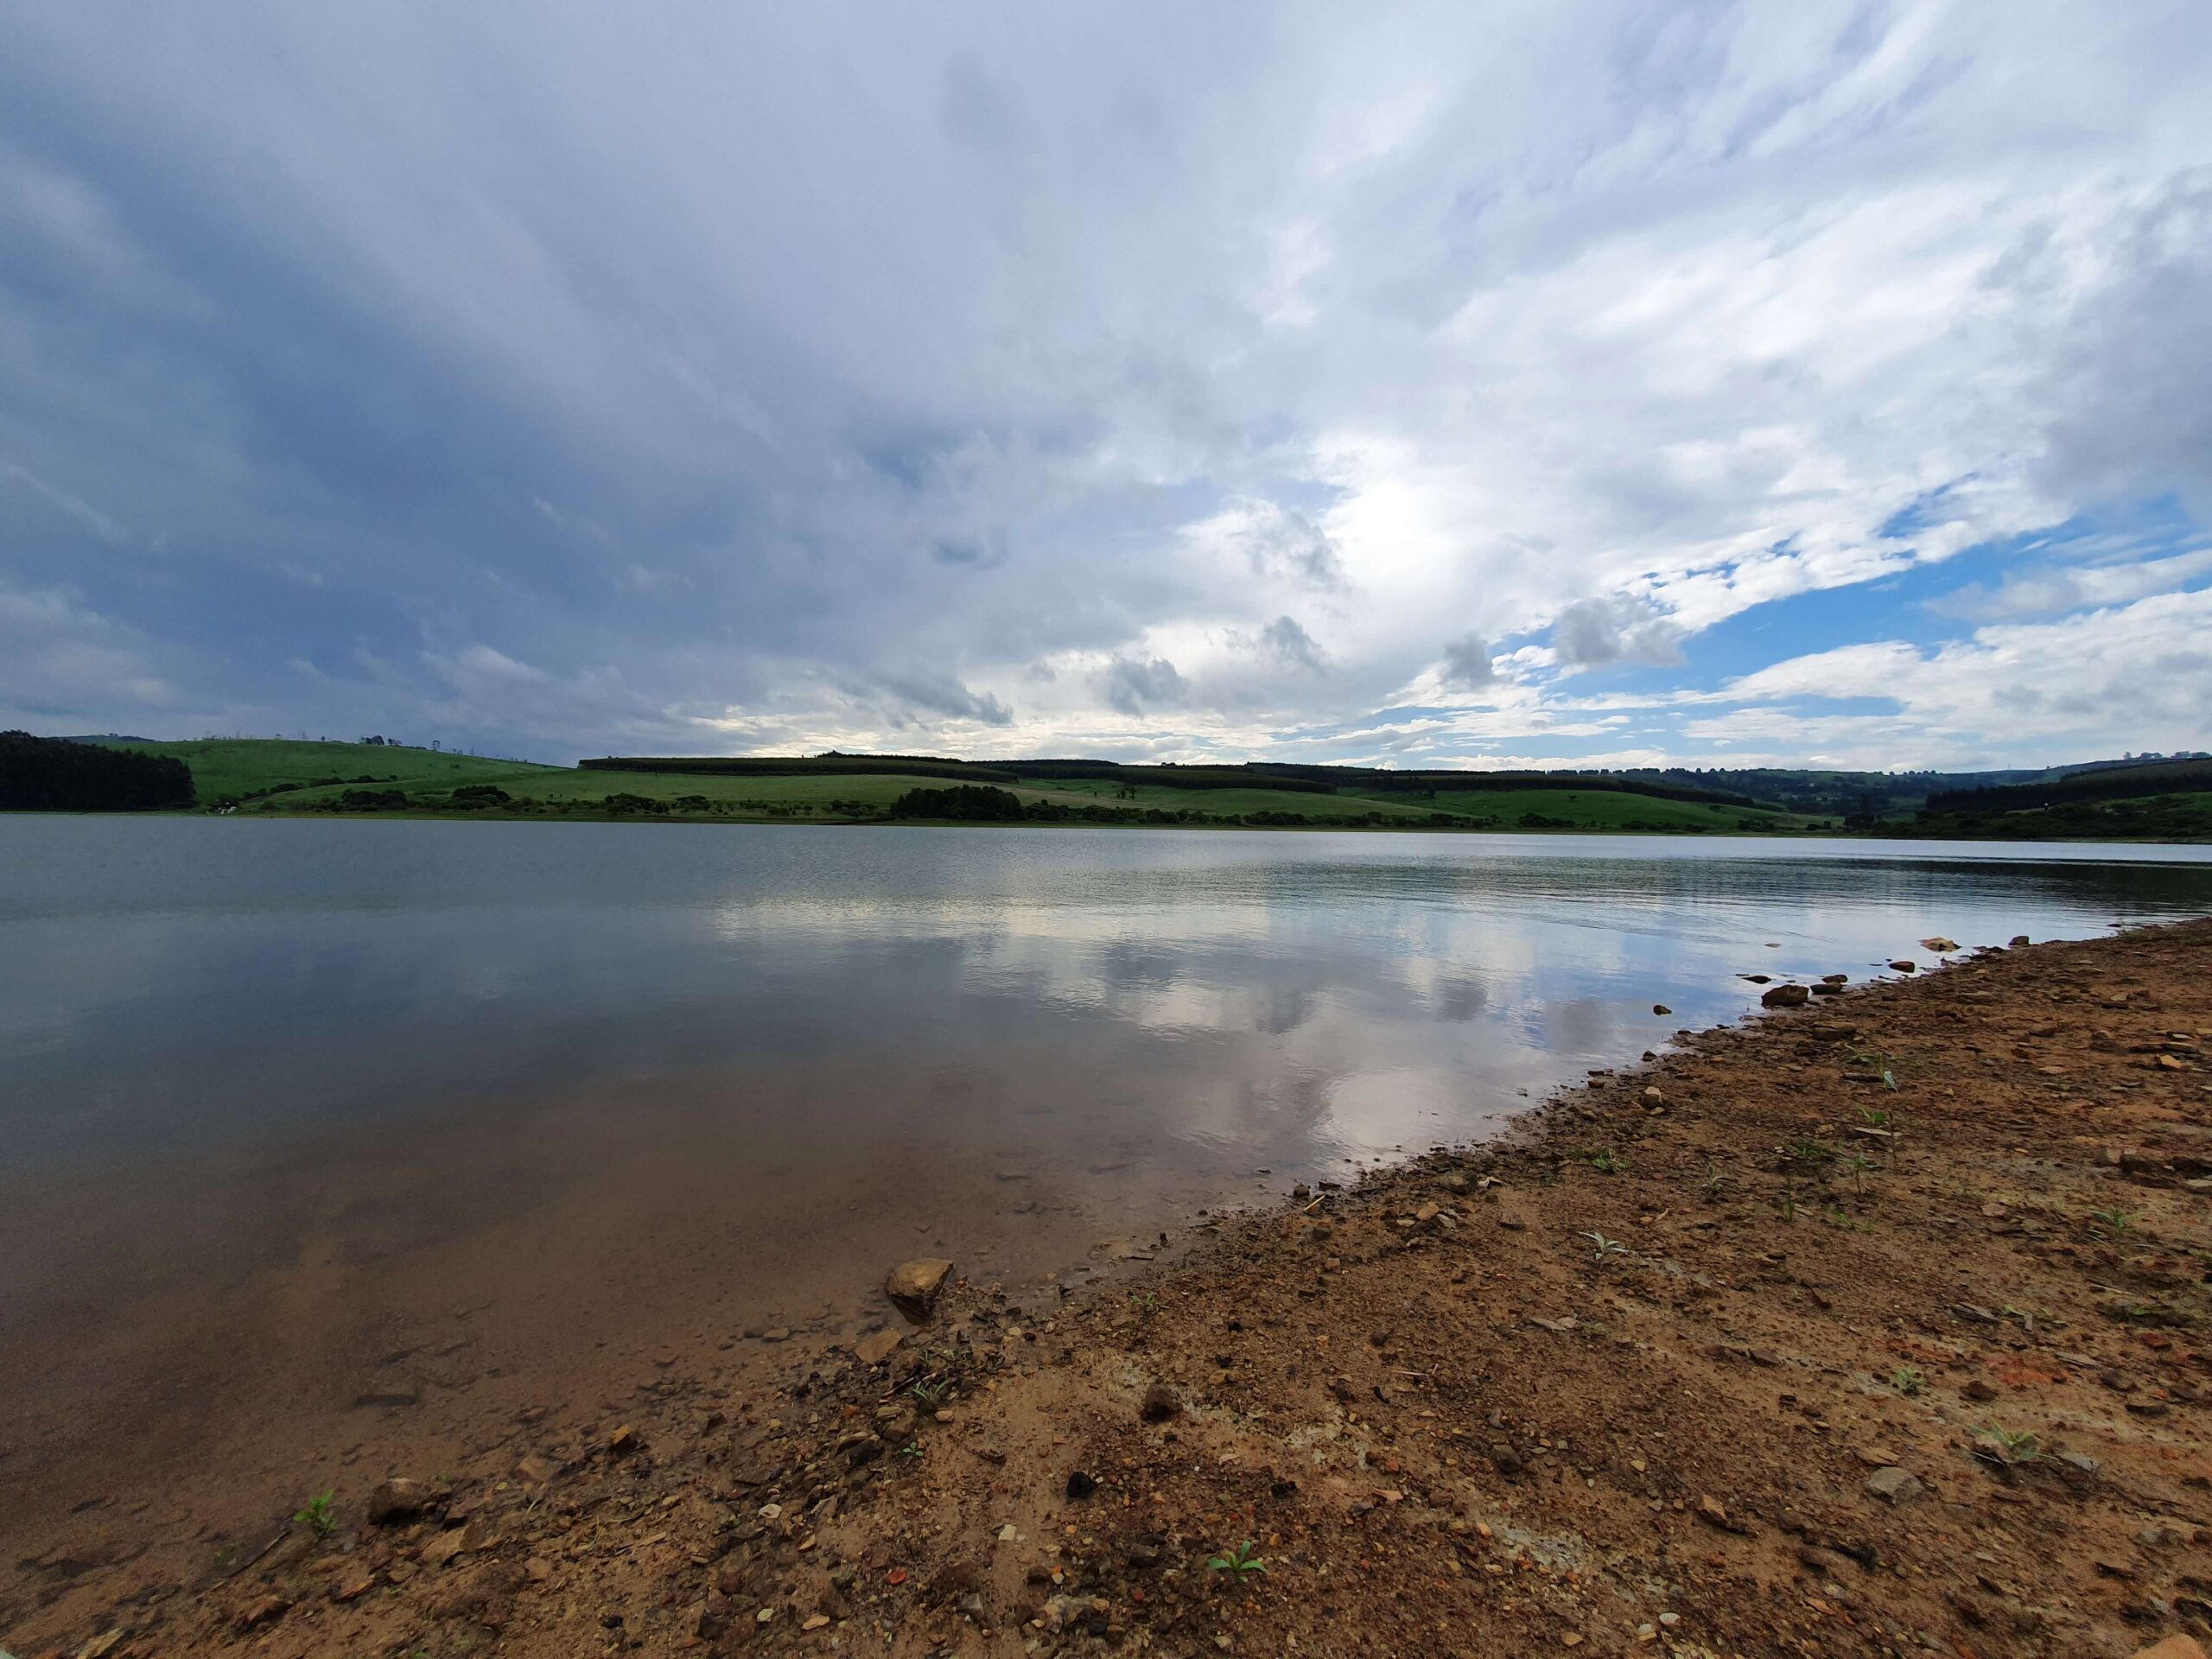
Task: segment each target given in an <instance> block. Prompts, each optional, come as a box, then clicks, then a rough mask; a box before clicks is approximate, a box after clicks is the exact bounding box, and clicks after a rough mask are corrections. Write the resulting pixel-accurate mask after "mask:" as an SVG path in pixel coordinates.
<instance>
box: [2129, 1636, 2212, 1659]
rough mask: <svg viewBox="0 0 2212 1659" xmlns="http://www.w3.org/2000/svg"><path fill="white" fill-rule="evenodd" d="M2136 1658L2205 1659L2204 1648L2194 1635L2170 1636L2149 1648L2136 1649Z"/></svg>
mask: <svg viewBox="0 0 2212 1659" xmlns="http://www.w3.org/2000/svg"><path fill="white" fill-rule="evenodd" d="M2134 1659H2204V1649H2203V1648H2202V1646H2200V1645H2199V1644H2198V1643H2197V1640H2196V1637H2193V1636H2170V1637H2167V1638H2166V1639H2165V1640H2164V1641H2163V1642H2154V1643H2152V1644H2151V1645H2150V1646H2149V1647H2147V1648H2138V1649H2135V1656H2134Z"/></svg>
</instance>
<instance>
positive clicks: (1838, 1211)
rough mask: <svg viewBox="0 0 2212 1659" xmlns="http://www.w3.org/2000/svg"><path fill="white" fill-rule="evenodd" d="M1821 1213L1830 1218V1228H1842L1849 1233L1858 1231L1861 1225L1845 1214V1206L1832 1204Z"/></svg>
mask: <svg viewBox="0 0 2212 1659" xmlns="http://www.w3.org/2000/svg"><path fill="white" fill-rule="evenodd" d="M1821 1214H1822V1215H1824V1216H1826V1217H1827V1218H1828V1225H1829V1226H1831V1227H1840V1228H1842V1229H1843V1230H1844V1231H1846V1232H1847V1233H1848V1232H1853V1231H1855V1230H1857V1229H1858V1227H1859V1223H1857V1222H1855V1221H1853V1219H1852V1218H1851V1217H1850V1216H1848V1215H1847V1214H1846V1213H1845V1211H1844V1208H1843V1206H1842V1205H1840V1204H1832V1205H1828V1206H1827V1209H1825V1210H1823V1211H1821Z"/></svg>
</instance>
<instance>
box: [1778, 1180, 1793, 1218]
mask: <svg viewBox="0 0 2212 1659" xmlns="http://www.w3.org/2000/svg"><path fill="white" fill-rule="evenodd" d="M1779 1207H1780V1209H1781V1211H1782V1218H1783V1220H1784V1221H1785V1222H1795V1221H1796V1219H1797V1187H1796V1183H1795V1182H1792V1183H1791V1184H1790V1185H1787V1186H1785V1187H1783V1189H1782V1201H1781V1205H1780V1206H1779Z"/></svg>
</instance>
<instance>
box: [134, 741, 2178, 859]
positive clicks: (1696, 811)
mask: <svg viewBox="0 0 2212 1659" xmlns="http://www.w3.org/2000/svg"><path fill="white" fill-rule="evenodd" d="M99 746H100V747H106V748H109V749H111V750H121V751H126V752H135V753H143V754H148V755H152V756H156V757H162V758H168V759H171V760H178V761H181V762H182V763H183V764H184V765H185V766H187V767H188V768H189V771H190V775H191V778H192V779H193V782H194V785H196V788H197V791H198V795H199V799H200V804H201V805H202V806H203V807H207V808H214V809H218V810H239V811H245V812H251V813H264V812H281V813H285V814H297V813H341V814H348V815H363V814H382V815H390V814H394V813H405V814H410V815H416V816H424V815H436V816H445V815H449V814H450V815H461V814H466V815H468V816H471V817H478V818H485V817H499V818H516V817H564V818H613V819H638V820H652V821H675V820H685V819H689V820H692V821H711V822H724V823H728V822H772V821H796V822H802V823H892V822H894V821H903V822H913V821H915V820H916V819H917V818H919V817H927V816H928V815H926V814H924V813H922V812H920V811H919V810H918V809H919V808H921V807H923V806H925V805H929V804H937V803H938V802H939V801H940V799H942V801H944V803H948V807H947V811H948V815H949V816H950V817H959V818H965V817H968V816H969V815H966V814H963V813H956V812H952V811H951V810H950V803H952V802H953V801H954V800H955V798H954V797H953V796H951V795H949V794H946V793H945V789H946V785H970V786H973V787H975V788H978V789H989V790H993V791H1001V792H1002V793H1003V794H1004V795H1007V796H1010V797H1012V798H1014V799H1015V800H1017V801H1018V802H1019V803H1020V820H1019V821H1020V822H1023V823H1095V824H1132V825H1139V824H1141V825H1154V826H1166V825H1173V826H1178V827H1182V828H1186V829H1192V828H1208V827H1211V828H1228V827H1240V828H1248V829H1249V828H1264V829H1419V830H1488V831H1508V830H1510V831H1520V830H1562V831H1566V830H1580V831H1591V832H1607V833H1628V834H1648V835H1718V836H1738V835H1761V836H1771V835H1802V834H1808V833H1810V834H1821V833H1828V834H1833V833H1834V832H1836V831H1838V830H1848V831H1852V832H1855V833H1859V834H1866V835H1891V836H1948V837H1973V836H1991V837H2000V838H2011V839H2025V840H2036V839H2051V840H2082V839H2090V840H2164V841H2192V840H2202V839H2208V838H2212V757H2205V756H2201V755H2181V756H2175V755H2164V756H2148V755H2135V756H2128V757H2124V758H2123V759H2121V760H2116V761H2113V760H2087V761H2079V762H2075V763H2072V764H2069V765H2066V766H2050V767H2044V768H2013V769H2008V770H1992V771H1986V772H1935V771H1926V772H1845V771H1829V770H1824V769H1821V768H1817V767H1778V766H1765V767H1667V768H1625V769H1587V770H1585V769H1562V770H1560V771H1556V772H1529V771H1521V772H1488V771H1476V770H1471V769H1470V770H1450V769H1421V770H1404V771H1402V770H1395V769H1392V768H1389V767H1376V766H1319V765H1305V764H1301V763H1297V762H1288V761H1253V762H1244V763H1236V764H1198V765H1191V766H1182V765H1176V764H1173V763H1166V762H1128V761H1119V760H1097V759H1091V758H1086V757H1082V756H1046V757H1038V758H1033V759H1027V760H964V759H962V758H960V757H958V756H953V755H931V754H873V753H871V754H845V753H837V752H836V751H831V752H829V753H821V754H809V755H609V756H605V757H603V758H600V759H596V760H586V761H583V762H582V763H581V764H580V765H579V766H574V767H568V766H537V765H533V764H531V762H528V761H524V760H501V759H496V758H493V757H488V756H482V755H470V754H456V753H451V752H448V751H441V750H438V749H426V748H417V747H411V746H409V745H405V744H401V743H397V742H393V741H389V740H385V739H372V740H368V741H363V742H359V743H327V742H308V741H296V740H285V739H273V738H212V739H206V740H201V741H195V742H188V743H164V742H153V741H148V740H146V739H143V738H126V737H109V738H104V739H101V740H99ZM916 791H921V792H920V793H918V794H917V792H916ZM930 791H937V793H935V794H932V793H931V792H930ZM910 797H911V798H910ZM902 799H906V809H905V810H903V811H902V810H897V809H898V804H899V802H900V801H901V800H902ZM957 799H958V800H959V801H961V802H965V801H968V800H969V797H965V796H962V797H958V798H957ZM993 799H994V802H995V806H996V808H997V809H998V810H1000V811H1001V813H1003V811H1004V810H1005V809H1004V801H1003V800H1001V799H999V798H997V797H994V798H993ZM2146 803H2148V804H2146ZM1006 821H1007V822H1014V821H1015V820H1014V819H1013V818H1011V817H1008V818H1007V819H1006Z"/></svg>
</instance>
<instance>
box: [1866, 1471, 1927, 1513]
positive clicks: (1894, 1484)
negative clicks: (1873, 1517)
mask: <svg viewBox="0 0 2212 1659" xmlns="http://www.w3.org/2000/svg"><path fill="white" fill-rule="evenodd" d="M1866 1490H1867V1491H1868V1492H1869V1493H1871V1494H1872V1496H1874V1497H1878V1498H1880V1499H1881V1500H1882V1502H1884V1503H1911V1502H1912V1500H1913V1499H1915V1498H1916V1497H1919V1496H1920V1495H1921V1493H1923V1491H1926V1490H1927V1488H1926V1487H1924V1486H1923V1485H1922V1484H1920V1481H1919V1478H1917V1477H1916V1476H1914V1475H1910V1474H1907V1473H1906V1472H1905V1471H1904V1470H1902V1469H1900V1468H1898V1467H1897V1465H1894V1464H1892V1465H1890V1466H1889V1467H1887V1468H1885V1469H1877V1470H1876V1471H1874V1472H1873V1473H1872V1474H1871V1475H1869V1476H1867V1477H1866Z"/></svg>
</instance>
